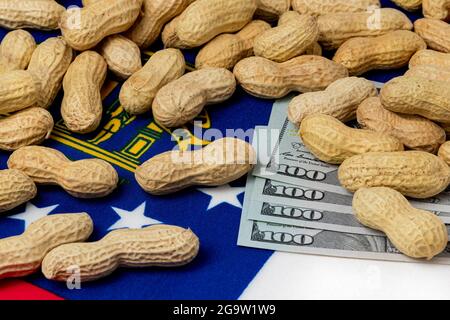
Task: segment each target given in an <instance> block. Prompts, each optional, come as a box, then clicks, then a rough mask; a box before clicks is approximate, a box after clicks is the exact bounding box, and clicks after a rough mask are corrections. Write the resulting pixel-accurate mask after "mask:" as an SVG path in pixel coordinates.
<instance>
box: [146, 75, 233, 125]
mask: <svg viewBox="0 0 450 320" xmlns="http://www.w3.org/2000/svg"><path fill="white" fill-rule="evenodd" d="M235 90H236V79H235V78H234V76H233V73H232V72H230V71H228V70H227V69H223V68H204V69H200V70H197V71H193V72H190V73H187V74H185V75H184V76H182V77H181V78H179V79H178V80H175V81H172V82H170V83H169V84H167V85H165V86H164V87H162V88H161V89H160V90H159V91H158V93H157V94H156V96H155V99H154V100H153V105H152V111H153V117H154V118H155V120H156V121H158V122H159V123H160V124H162V125H163V126H166V127H177V126H181V125H183V124H185V123H187V122H189V121H191V120H193V119H194V118H195V117H196V116H198V115H199V114H200V112H201V111H202V110H203V108H204V107H205V106H206V105H210V104H216V103H219V102H223V101H225V100H228V99H229V98H230V97H231V96H232V95H233V93H234V91H235Z"/></svg>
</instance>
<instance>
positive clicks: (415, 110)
mask: <svg viewBox="0 0 450 320" xmlns="http://www.w3.org/2000/svg"><path fill="white" fill-rule="evenodd" d="M380 97H381V103H382V104H383V106H384V107H385V108H386V109H388V110H390V111H393V112H399V113H407V114H417V115H419V116H422V117H425V118H428V119H430V120H433V121H438V122H444V123H450V100H449V99H448V97H449V91H448V83H447V82H444V81H438V80H428V79H423V78H413V77H398V78H395V79H393V80H391V81H389V82H388V83H386V84H385V85H384V87H383V88H382V89H381V94H380Z"/></svg>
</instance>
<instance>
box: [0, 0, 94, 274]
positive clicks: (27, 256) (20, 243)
mask: <svg viewBox="0 0 450 320" xmlns="http://www.w3.org/2000/svg"><path fill="white" fill-rule="evenodd" d="M42 1H44V0H42ZM45 1H46V0H45ZM93 229H94V224H93V222H92V219H91V218H90V217H89V215H88V214H87V213H70V214H55V215H50V216H46V217H43V218H41V219H39V220H37V221H35V222H33V223H31V224H30V226H29V227H28V228H27V229H26V230H25V232H24V233H22V234H21V235H18V236H13V237H9V238H4V239H0V278H10V277H23V276H26V275H29V274H32V273H35V272H36V271H38V270H39V268H40V267H41V263H42V260H43V259H44V256H45V255H46V254H47V253H48V252H49V251H50V250H52V249H53V248H56V247H58V246H60V245H63V244H66V243H73V242H80V241H85V240H86V239H87V238H89V236H90V235H91V233H92V231H93Z"/></svg>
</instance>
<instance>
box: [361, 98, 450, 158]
mask: <svg viewBox="0 0 450 320" xmlns="http://www.w3.org/2000/svg"><path fill="white" fill-rule="evenodd" d="M356 116H357V119H358V123H359V124H360V125H361V127H362V128H364V129H369V130H373V131H377V132H380V133H385V134H389V135H391V136H393V137H395V138H397V139H398V140H400V142H402V143H403V144H404V145H405V146H406V147H408V148H409V149H413V150H419V151H426V152H430V153H436V152H437V150H438V148H439V146H440V145H441V144H443V143H444V142H445V136H446V135H445V131H444V129H442V128H441V127H440V126H438V125H437V124H435V123H434V122H432V121H430V120H428V119H425V118H422V117H420V116H415V115H408V114H397V113H394V112H391V111H389V110H386V109H385V108H383V106H382V105H381V101H380V98H378V97H373V98H368V99H366V100H364V101H363V103H361V105H360V106H359V107H358V109H357V111H356Z"/></svg>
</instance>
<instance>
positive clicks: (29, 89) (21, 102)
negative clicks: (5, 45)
mask: <svg viewBox="0 0 450 320" xmlns="http://www.w3.org/2000/svg"><path fill="white" fill-rule="evenodd" d="M41 1H43V0H41ZM39 92H40V84H39V82H38V81H37V80H36V79H35V78H34V77H33V75H32V74H31V73H30V72H28V71H24V70H14V71H8V72H5V73H2V74H0V113H7V112H14V111H19V110H22V109H25V108H27V107H30V106H32V105H34V104H35V103H36V102H37V101H38V95H39Z"/></svg>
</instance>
